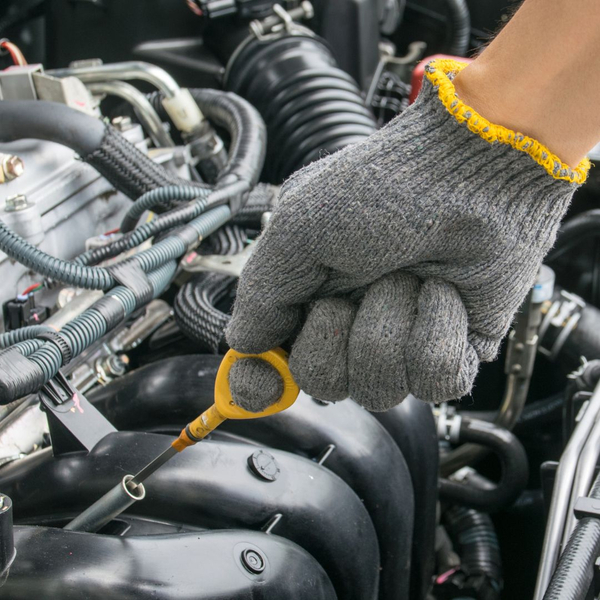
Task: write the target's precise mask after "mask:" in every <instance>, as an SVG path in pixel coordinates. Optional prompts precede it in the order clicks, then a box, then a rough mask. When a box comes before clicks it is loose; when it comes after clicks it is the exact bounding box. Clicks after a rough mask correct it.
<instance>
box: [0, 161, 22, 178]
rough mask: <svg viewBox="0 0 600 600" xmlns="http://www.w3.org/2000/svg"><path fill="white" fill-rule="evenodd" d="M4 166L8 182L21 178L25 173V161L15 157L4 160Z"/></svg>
mask: <svg viewBox="0 0 600 600" xmlns="http://www.w3.org/2000/svg"><path fill="white" fill-rule="evenodd" d="M2 166H3V167H4V175H5V177H6V180H7V181H11V180H12V179H16V178H17V177H21V175H23V172H24V171H25V163H24V162H23V160H22V159H21V158H19V157H18V156H14V155H11V156H7V157H6V158H5V159H4V161H3V165H2Z"/></svg>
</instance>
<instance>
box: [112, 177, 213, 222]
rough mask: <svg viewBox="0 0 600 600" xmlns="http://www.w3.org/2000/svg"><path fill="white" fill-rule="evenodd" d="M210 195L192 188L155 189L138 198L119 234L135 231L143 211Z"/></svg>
mask: <svg viewBox="0 0 600 600" xmlns="http://www.w3.org/2000/svg"><path fill="white" fill-rule="evenodd" d="M209 193H210V190H209V189H199V188H197V187H193V186H185V185H168V186H167V187H163V188H156V189H155V190H150V191H149V192H146V193H145V194H144V195H143V196H140V197H139V198H138V199H137V200H136V201H135V202H134V203H133V204H132V205H131V208H130V209H129V210H128V211H127V213H126V214H125V216H124V217H123V220H122V221H121V233H127V232H129V231H132V230H133V229H135V226H136V225H137V222H138V220H139V218H140V217H141V216H142V214H144V212H145V211H147V210H150V209H153V208H156V207H157V206H160V205H163V204H168V203H169V202H171V201H173V200H195V199H196V198H203V197H205V196H207V195H208V194H209Z"/></svg>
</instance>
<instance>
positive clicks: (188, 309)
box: [173, 225, 246, 354]
mask: <svg viewBox="0 0 600 600" xmlns="http://www.w3.org/2000/svg"><path fill="white" fill-rule="evenodd" d="M245 240H246V233H245V231H244V230H243V229H240V228H239V227H237V226H235V225H228V226H226V227H223V228H221V229H219V230H218V231H216V232H215V233H213V234H212V235H211V236H210V238H209V239H207V240H206V241H207V244H206V248H204V249H201V250H204V251H205V253H208V254H213V253H214V254H222V255H231V254H238V253H239V252H241V251H242V250H243V249H244V246H245ZM236 282H237V278H236V277H231V276H228V275H223V274H220V273H201V274H199V275H197V276H196V277H194V278H192V279H191V280H190V281H188V282H187V283H185V284H184V285H183V286H182V287H181V289H180V290H179V293H178V294H177V296H176V297H175V301H174V303H173V312H174V315H175V321H176V323H177V324H178V325H179V328H180V329H181V331H182V332H183V333H184V334H185V335H186V336H187V337H189V338H190V339H192V340H194V341H195V342H197V343H199V344H201V345H202V346H204V347H206V348H207V349H208V350H209V351H210V352H213V353H215V354H216V353H217V352H219V351H223V352H225V351H226V350H227V345H226V344H225V342H224V332H225V327H226V326H227V323H228V322H229V315H228V314H226V313H224V312H222V311H221V310H219V309H218V308H217V305H218V304H219V302H221V300H223V299H225V298H226V297H227V296H229V295H231V293H232V291H233V288H234V286H235V284H236Z"/></svg>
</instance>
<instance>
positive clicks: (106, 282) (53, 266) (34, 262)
mask: <svg viewBox="0 0 600 600" xmlns="http://www.w3.org/2000/svg"><path fill="white" fill-rule="evenodd" d="M1 104H2V103H1V102H0V105H1ZM0 250H2V251H3V252H4V253H5V254H7V255H8V256H10V257H11V258H12V259H14V260H16V261H17V262H19V263H21V264H22V265H25V266H26V267H28V268H29V269H31V270H32V271H35V272H36V273H39V274H40V275H44V277H49V278H50V279H53V280H56V281H60V282H62V283H66V284H67V285H75V286H77V287H80V288H85V289H92V290H107V289H110V288H111V287H113V286H114V284H115V281H114V279H113V277H112V275H111V274H110V273H109V272H108V271H107V270H106V269H103V268H101V267H87V266H83V265H79V264H76V263H74V262H70V261H67V260H62V259H60V258H55V257H54V256H50V255H49V254H46V253H45V252H43V251H42V250H40V249H39V248H36V247H35V246H33V245H32V244H30V243H29V242H28V241H27V240H24V239H23V238H22V237H21V236H19V235H17V234H16V233H15V232H14V231H12V230H11V229H9V228H8V227H7V226H6V225H5V224H4V223H3V222H2V221H0Z"/></svg>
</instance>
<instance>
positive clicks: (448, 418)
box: [437, 404, 462, 444]
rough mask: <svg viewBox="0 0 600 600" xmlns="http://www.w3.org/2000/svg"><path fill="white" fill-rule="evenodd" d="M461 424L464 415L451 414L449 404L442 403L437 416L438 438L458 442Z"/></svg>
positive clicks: (453, 442)
mask: <svg viewBox="0 0 600 600" xmlns="http://www.w3.org/2000/svg"><path fill="white" fill-rule="evenodd" d="M461 425H462V417H461V416H460V415H459V414H457V413H453V414H450V413H449V412H448V405H447V404H442V406H441V408H440V412H439V414H438V418H437V434H438V439H440V440H445V441H446V442H450V443H451V444H458V443H459V437H460V427H461Z"/></svg>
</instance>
